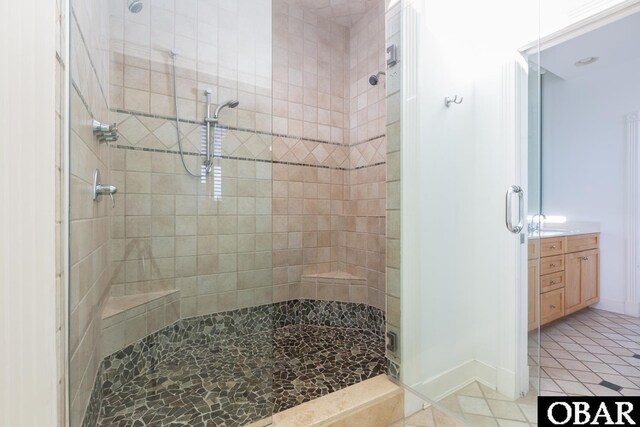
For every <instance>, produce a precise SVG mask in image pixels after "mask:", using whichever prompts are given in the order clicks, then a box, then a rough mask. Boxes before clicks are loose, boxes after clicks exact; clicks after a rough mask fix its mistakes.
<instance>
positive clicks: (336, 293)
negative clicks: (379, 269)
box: [300, 271, 367, 302]
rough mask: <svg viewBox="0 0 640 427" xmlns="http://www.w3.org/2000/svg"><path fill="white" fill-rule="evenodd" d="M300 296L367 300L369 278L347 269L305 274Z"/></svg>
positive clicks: (301, 281)
mask: <svg viewBox="0 0 640 427" xmlns="http://www.w3.org/2000/svg"><path fill="white" fill-rule="evenodd" d="M300 297H302V298H318V299H323V300H332V301H350V302H366V301H367V278H366V277H360V276H355V275H353V274H351V273H347V272H345V271H330V272H326V273H317V274H303V275H302V278H301V279H300Z"/></svg>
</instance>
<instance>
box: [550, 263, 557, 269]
mask: <svg viewBox="0 0 640 427" xmlns="http://www.w3.org/2000/svg"><path fill="white" fill-rule="evenodd" d="M549 267H551V268H554V267H557V265H555V263H553V262H552V263H551V264H549Z"/></svg>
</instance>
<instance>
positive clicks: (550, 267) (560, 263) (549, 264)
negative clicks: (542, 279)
mask: <svg viewBox="0 0 640 427" xmlns="http://www.w3.org/2000/svg"><path fill="white" fill-rule="evenodd" d="M562 270H564V255H558V256H550V257H546V258H541V259H540V274H541V275H543V276H544V275H546V274H551V273H557V272H558V271H562Z"/></svg>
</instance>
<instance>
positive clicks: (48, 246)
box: [0, 1, 57, 427]
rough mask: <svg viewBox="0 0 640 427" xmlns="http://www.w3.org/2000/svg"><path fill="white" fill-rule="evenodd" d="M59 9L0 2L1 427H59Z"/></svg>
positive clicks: (49, 5)
mask: <svg viewBox="0 0 640 427" xmlns="http://www.w3.org/2000/svg"><path fill="white" fill-rule="evenodd" d="M55 27H56V3H55V2H8V1H4V2H1V3H0V64H2V66H0V129H2V137H1V139H0V188H1V191H0V425H2V426H43V427H48V426H55V425H56V423H57V412H56V409H57V408H56V407H57V394H56V374H57V371H56V310H55V309H56V294H55V292H56V281H55V279H56V268H55V267H56V262H55V261H56V244H55V241H56V239H55V227H56V216H55V212H56V187H55V182H56V178H55V168H56V167H55V166H56V157H55V135H56V133H55V111H56V110H55V88H56V86H55V64H56V58H55V52H56V50H55V49H56V45H55V42H56V31H55Z"/></svg>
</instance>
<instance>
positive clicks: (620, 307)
mask: <svg viewBox="0 0 640 427" xmlns="http://www.w3.org/2000/svg"><path fill="white" fill-rule="evenodd" d="M624 305H625V304H624V301H618V300H612V299H604V298H600V302H598V303H597V304H594V305H592V306H591V307H593V308H597V309H598V310H604V311H610V312H612V313H618V314H625V307H624Z"/></svg>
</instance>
